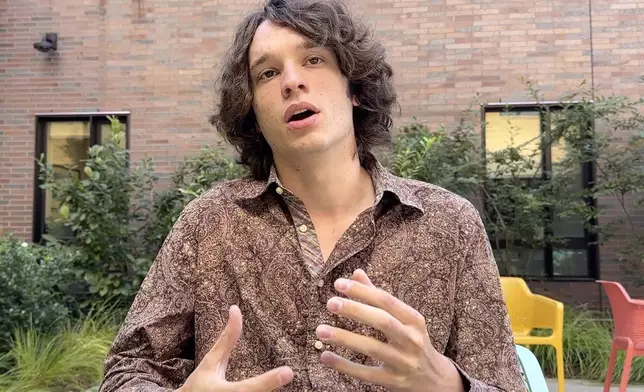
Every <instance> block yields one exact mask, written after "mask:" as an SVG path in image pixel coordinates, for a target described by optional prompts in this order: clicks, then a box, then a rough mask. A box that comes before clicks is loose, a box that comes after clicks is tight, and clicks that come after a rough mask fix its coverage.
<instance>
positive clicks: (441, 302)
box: [100, 164, 525, 392]
mask: <svg viewBox="0 0 644 392" xmlns="http://www.w3.org/2000/svg"><path fill="white" fill-rule="evenodd" d="M371 176H372V179H373V183H374V186H375V190H376V195H377V198H376V203H375V204H374V205H373V207H371V208H369V209H368V210H366V211H364V212H363V213H362V214H360V215H359V216H358V218H357V219H356V221H355V222H354V223H353V224H352V225H351V227H350V228H349V229H348V230H347V231H346V233H344V235H343V236H342V237H341V238H340V240H339V242H338V243H337V244H336V247H335V248H334V249H333V252H332V253H331V255H330V257H329V259H328V260H327V261H326V262H322V260H323V258H322V256H321V251H320V249H319V245H318V242H317V238H316V236H315V230H314V227H313V224H312V222H311V219H310V217H309V216H308V215H307V213H306V209H305V208H303V207H304V205H303V204H302V203H301V202H300V201H298V200H297V198H296V197H295V196H294V195H292V194H291V193H290V192H288V190H287V189H285V188H283V187H282V186H281V184H279V179H278V178H277V175H276V173H275V171H274V170H273V172H272V174H271V177H270V178H269V180H268V181H267V182H259V181H252V180H249V179H239V180H233V181H228V182H223V183H220V184H217V185H216V186H215V187H213V189H211V190H210V191H208V192H207V193H205V194H204V195H202V196H201V197H199V198H198V199H196V200H194V201H193V202H191V203H190V204H189V205H188V206H187V207H186V208H185V210H184V211H183V213H182V214H181V217H180V218H179V219H178V221H177V222H176V224H175V226H174V228H173V230H172V232H171V233H170V234H169V235H168V237H167V239H166V241H165V243H164V245H163V247H162V249H161V250H160V252H159V254H158V256H157V258H156V260H155V262H154V263H153V265H152V267H151V269H150V271H149V273H148V275H147V276H146V278H145V281H144V282H143V284H142V286H141V288H140V290H139V292H138V294H137V296H136V299H135V301H134V303H133V304H132V307H131V309H130V311H129V313H128V315H127V318H126V320H125V321H124V323H123V325H122V326H121V329H120V331H119V333H118V336H117V337H116V340H115V342H114V344H113V346H112V348H111V350H110V351H109V353H108V356H107V359H106V367H105V371H106V373H105V378H104V380H103V383H102V385H101V388H100V391H102V392H112V391H122V392H125V391H171V390H174V389H176V388H178V387H179V386H181V385H182V384H183V382H184V381H185V379H186V378H187V377H188V375H189V374H190V373H191V372H192V370H193V369H194V368H195V366H196V364H198V363H199V361H201V360H202V358H203V357H204V355H205V354H206V353H207V352H208V350H209V349H210V348H211V347H212V345H213V344H214V343H215V342H216V340H217V338H218V337H219V335H220V333H221V332H222V330H223V328H224V327H225V325H226V321H227V317H228V308H229V307H230V306H231V305H232V304H237V305H239V307H240V309H241V311H242V315H243V318H244V322H243V331H242V336H241V338H240V341H239V343H238V345H237V346H236V348H235V350H234V351H233V354H232V356H231V359H230V362H229V364H228V371H227V374H226V375H227V379H228V380H229V381H234V380H242V379H245V378H249V377H252V376H255V375H258V374H261V373H263V372H266V371H268V370H271V369H273V368H275V367H277V366H281V365H288V366H291V367H292V368H293V370H294V372H295V378H294V380H293V382H292V383H291V384H289V385H288V386H286V387H284V388H282V390H283V391H298V392H299V391H329V392H331V391H333V392H337V391H365V392H366V391H384V389H383V388H381V387H379V386H375V385H370V384H367V383H363V382H361V381H358V380H355V379H351V378H349V377H346V376H344V375H342V374H339V373H337V372H336V371H334V370H332V369H330V368H327V367H326V366H324V365H322V364H321V363H320V362H319V356H320V354H321V353H322V351H324V350H331V351H334V352H336V353H338V354H340V355H342V356H344V357H345V358H348V359H350V360H352V361H354V362H357V363H362V364H366V365H377V363H375V362H374V361H373V360H372V359H371V358H368V357H366V356H364V355H362V354H359V353H355V352H352V351H349V350H347V349H344V348H342V347H324V346H322V349H319V347H320V344H319V343H318V344H317V345H316V337H315V328H316V327H317V326H318V325H319V324H321V323H325V324H329V325H333V326H337V327H340V328H344V329H347V330H351V331H354V332H357V333H360V334H364V335H369V336H373V337H376V338H378V339H380V340H382V341H385V338H384V336H382V335H381V334H380V333H379V332H377V331H375V330H374V329H372V328H371V327H367V326H365V325H362V324H359V323H357V322H354V321H352V320H348V319H343V318H339V317H337V316H334V315H332V314H330V313H329V312H328V311H327V310H326V302H327V300H328V299H329V298H331V297H332V296H335V295H337V294H338V293H337V292H336V291H335V290H334V288H333V282H334V281H335V280H336V279H338V278H340V277H345V278H346V277H350V276H351V274H352V272H353V271H354V270H355V269H357V268H362V269H364V270H365V271H366V272H367V274H368V275H369V277H370V279H371V281H372V282H373V283H374V284H375V285H376V286H377V287H379V288H381V289H384V290H386V291H388V292H390V293H392V294H394V295H395V296H397V297H398V298H400V299H401V300H403V301H404V302H406V303H407V304H409V305H410V306H412V307H414V308H415V309H417V310H418V311H420V312H421V313H422V314H424V315H425V317H426V319H427V330H428V332H429V335H430V337H431V339H432V343H433V344H434V346H435V347H436V349H437V350H438V351H439V352H441V353H444V354H445V355H446V356H447V357H449V358H450V359H451V360H452V361H453V362H454V364H455V365H456V366H457V368H458V369H459V371H460V372H461V374H462V375H463V377H464V380H465V384H466V388H467V389H468V390H470V391H524V390H525V387H524V384H523V381H522V379H521V372H520V367H519V363H518V359H517V354H516V351H515V348H514V341H513V338H512V332H511V329H510V324H509V318H508V314H507V310H506V307H505V303H504V301H503V298H502V293H501V286H500V282H499V274H498V269H497V267H496V264H495V262H494V259H493V256H492V252H491V249H490V246H489V242H488V239H487V236H486V233H485V229H484V227H483V224H482V222H481V219H480V216H479V213H478V211H477V210H476V209H475V208H474V206H473V205H472V204H470V203H469V202H468V201H467V200H465V199H463V198H461V197H459V196H456V195H455V194H453V193H450V192H448V191H446V190H444V189H442V188H439V187H437V186H433V185H430V184H426V183H422V182H417V181H413V180H407V179H402V178H399V177H396V176H394V175H392V174H391V173H388V172H387V171H386V170H385V169H384V168H383V167H382V166H380V165H379V164H377V165H376V168H375V169H374V170H372V171H371ZM330 186H332V184H330ZM302 225H306V226H307V229H306V230H304V229H302V228H301V226H302ZM316 346H317V347H316Z"/></svg>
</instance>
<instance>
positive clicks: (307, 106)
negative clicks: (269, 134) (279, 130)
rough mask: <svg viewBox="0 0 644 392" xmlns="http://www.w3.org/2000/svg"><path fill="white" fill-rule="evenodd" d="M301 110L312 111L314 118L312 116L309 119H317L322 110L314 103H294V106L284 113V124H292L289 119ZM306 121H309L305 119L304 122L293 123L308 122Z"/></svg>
mask: <svg viewBox="0 0 644 392" xmlns="http://www.w3.org/2000/svg"><path fill="white" fill-rule="evenodd" d="M301 109H308V110H310V111H312V112H313V113H315V114H314V115H313V116H311V117H309V118H313V117H316V116H317V115H318V114H319V113H320V109H318V108H317V107H316V106H315V105H313V104H312V103H309V102H297V103H293V104H291V105H289V107H288V108H286V111H285V112H284V122H285V123H286V124H290V123H289V121H288V119H289V118H291V116H292V115H293V114H294V113H295V112H297V111H298V110H301ZM306 120H308V119H307V118H305V119H304V120H300V121H292V122H291V123H299V122H303V121H306Z"/></svg>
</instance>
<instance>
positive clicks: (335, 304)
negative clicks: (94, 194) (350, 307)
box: [327, 298, 342, 312]
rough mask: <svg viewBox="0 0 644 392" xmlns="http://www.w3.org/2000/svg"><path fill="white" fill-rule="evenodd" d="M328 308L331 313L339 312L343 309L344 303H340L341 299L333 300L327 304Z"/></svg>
mask: <svg viewBox="0 0 644 392" xmlns="http://www.w3.org/2000/svg"><path fill="white" fill-rule="evenodd" d="M327 307H328V308H329V310H330V311H332V312H337V311H339V310H340V309H341V308H342V301H340V299H339V298H331V299H330V300H329V301H328V302H327Z"/></svg>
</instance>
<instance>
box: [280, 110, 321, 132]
mask: <svg viewBox="0 0 644 392" xmlns="http://www.w3.org/2000/svg"><path fill="white" fill-rule="evenodd" d="M319 117H320V113H315V114H314V115H312V116H309V117H307V118H305V119H303V120H297V121H291V122H288V123H286V127H287V129H291V130H300V129H304V128H308V127H311V126H313V125H315V123H316V122H317V121H318V118H319Z"/></svg>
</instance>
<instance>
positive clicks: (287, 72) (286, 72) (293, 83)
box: [282, 66, 308, 99]
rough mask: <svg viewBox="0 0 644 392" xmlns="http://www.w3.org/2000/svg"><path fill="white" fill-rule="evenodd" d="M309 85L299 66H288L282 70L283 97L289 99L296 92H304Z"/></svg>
mask: <svg viewBox="0 0 644 392" xmlns="http://www.w3.org/2000/svg"><path fill="white" fill-rule="evenodd" d="M307 88H308V87H307V83H306V80H305V79H304V76H303V75H302V72H301V70H300V69H299V68H298V67H297V66H287V67H284V69H283V70H282V97H283V98H284V99H287V98H288V97H290V96H291V95H292V94H293V92H294V91H299V92H304V91H306V90H307Z"/></svg>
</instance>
